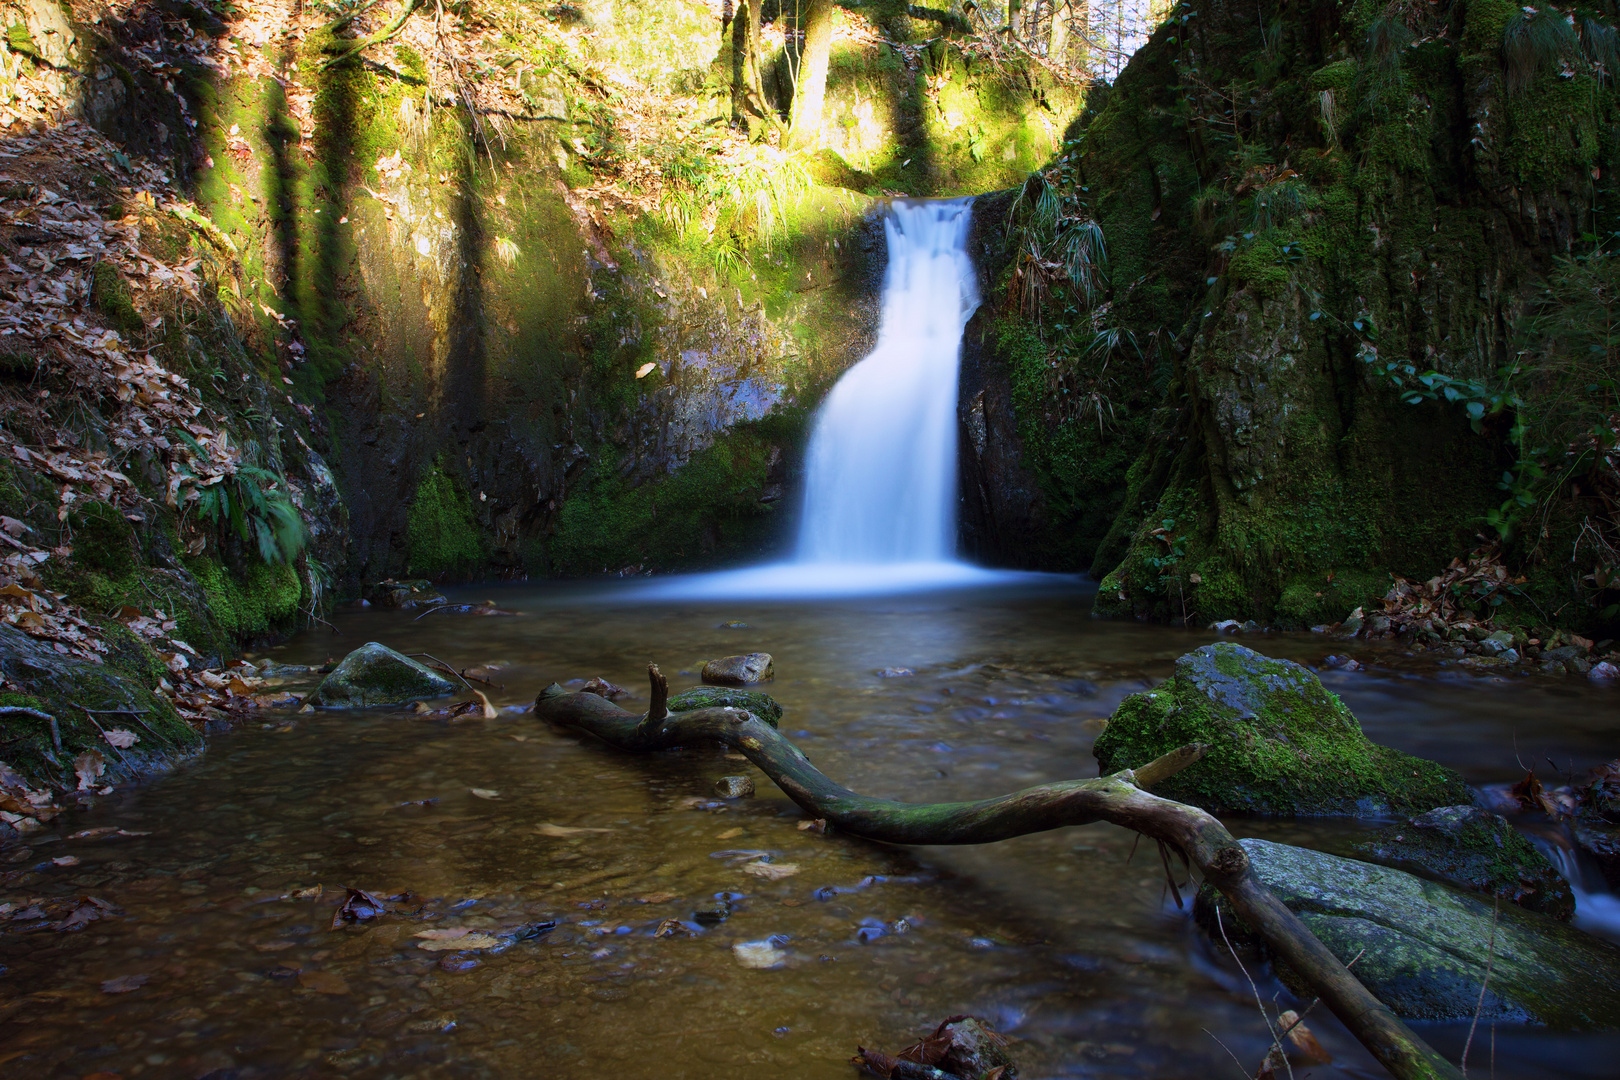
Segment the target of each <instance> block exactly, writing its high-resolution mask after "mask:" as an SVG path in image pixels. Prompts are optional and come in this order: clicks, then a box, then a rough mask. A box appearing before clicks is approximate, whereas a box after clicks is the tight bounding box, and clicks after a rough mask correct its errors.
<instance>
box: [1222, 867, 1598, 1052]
mask: <svg viewBox="0 0 1620 1080" xmlns="http://www.w3.org/2000/svg"><path fill="white" fill-rule="evenodd" d="M1241 843H1242V844H1243V847H1244V850H1246V851H1247V852H1248V854H1249V859H1250V861H1251V863H1252V864H1253V866H1254V871H1255V873H1256V874H1257V875H1259V877H1260V880H1261V881H1263V882H1265V884H1266V886H1267V887H1268V888H1270V889H1271V891H1272V892H1273V893H1275V894H1276V895H1277V899H1279V900H1281V901H1282V902H1283V903H1284V904H1285V905H1287V907H1288V908H1289V909H1290V910H1292V911H1293V912H1294V913H1295V914H1296V915H1298V916H1299V917H1300V919H1301V921H1303V922H1304V923H1305V925H1306V926H1307V927H1309V928H1310V931H1311V933H1313V934H1315V935H1316V936H1317V938H1318V939H1320V940H1321V942H1322V944H1324V945H1326V946H1327V947H1328V949H1329V950H1330V951H1332V953H1333V955H1335V956H1337V957H1338V958H1339V960H1340V961H1342V962H1344V963H1349V962H1350V961H1351V960H1352V959H1354V960H1355V965H1356V966H1355V973H1356V977H1357V978H1359V979H1360V980H1361V981H1362V983H1363V985H1365V986H1366V987H1367V989H1368V990H1370V991H1372V992H1373V994H1374V995H1376V996H1377V997H1378V999H1379V1000H1380V1001H1382V1002H1383V1003H1384V1004H1386V1005H1388V1006H1389V1007H1390V1008H1391V1009H1393V1010H1394V1011H1395V1012H1396V1014H1397V1015H1399V1016H1401V1017H1404V1018H1405V1019H1408V1020H1427V1021H1458V1020H1468V1019H1470V1018H1471V1017H1473V1015H1474V1011H1475V1009H1476V1007H1479V1008H1480V1012H1479V1016H1480V1019H1481V1020H1484V1021H1487V1022H1491V1021H1501V1022H1507V1023H1519V1024H1544V1025H1546V1026H1548V1027H1552V1028H1561V1029H1565V1030H1571V1029H1574V1030H1590V1029H1598V1028H1613V1027H1615V1026H1617V1025H1620V947H1617V946H1615V945H1613V944H1610V943H1609V942H1607V941H1603V940H1600V939H1598V938H1595V937H1592V936H1590V935H1588V934H1584V933H1582V932H1581V931H1579V930H1576V929H1575V928H1573V927H1571V926H1568V925H1566V924H1564V923H1561V922H1558V921H1557V920H1555V919H1549V918H1547V917H1545V916H1543V915H1538V914H1536V913H1534V912H1530V911H1526V910H1524V909H1523V908H1520V907H1516V906H1515V905H1513V904H1502V905H1494V904H1492V903H1489V902H1487V901H1485V900H1483V899H1481V898H1480V897H1478V896H1473V895H1469V894H1467V893H1462V892H1459V891H1456V890H1454V889H1451V888H1450V887H1448V886H1445V885H1442V884H1439V883H1438V882H1433V881H1425V880H1423V879H1422V878H1419V877H1416V876H1414V875H1412V874H1408V873H1406V872H1404V871H1401V870H1396V869H1394V868H1393V867H1387V866H1374V865H1372V864H1371V863H1364V862H1356V861H1355V860H1353V859H1341V858H1338V857H1337V856H1334V855H1325V854H1323V853H1321V852H1318V851H1308V850H1306V849H1304V848H1297V847H1290V846H1288V845H1287V844H1273V843H1270V842H1268V841H1265V840H1243V841H1241ZM1217 910H1219V911H1220V927H1221V928H1223V929H1224V930H1225V933H1226V936H1227V937H1228V938H1229V939H1231V940H1232V941H1233V942H1234V943H1236V942H1238V941H1239V939H1250V938H1251V937H1252V935H1251V933H1250V931H1249V929H1248V928H1247V927H1246V926H1244V925H1243V924H1242V923H1241V922H1240V921H1238V920H1237V919H1236V918H1235V917H1234V915H1233V912H1232V909H1231V908H1230V907H1229V906H1227V904H1226V901H1225V900H1223V899H1220V898H1219V894H1218V893H1216V892H1215V891H1214V890H1212V889H1209V888H1208V887H1206V888H1205V889H1204V890H1202V891H1200V893H1199V896H1198V902H1197V904H1196V914H1197V916H1198V918H1199V920H1200V922H1201V923H1202V924H1203V925H1204V926H1205V927H1206V928H1207V929H1209V931H1210V932H1211V934H1212V935H1213V936H1214V937H1215V939H1216V941H1217V943H1218V945H1219V946H1220V947H1222V948H1224V944H1222V943H1220V938H1221V929H1217V928H1216V921H1215V912H1216V911H1217ZM1357 957H1359V959H1356V958H1357ZM1487 965H1489V966H1490V970H1491V976H1490V985H1489V987H1488V988H1487V990H1486V993H1485V995H1484V1004H1483V1007H1480V1000H1481V999H1480V987H1481V983H1482V980H1483V978H1484V975H1485V970H1486V967H1487ZM1277 974H1278V976H1279V977H1280V978H1281V979H1282V980H1283V982H1285V983H1287V984H1288V985H1289V986H1290V987H1292V988H1293V989H1295V990H1296V991H1298V992H1299V993H1302V994H1308V993H1309V992H1310V991H1309V988H1308V987H1306V986H1305V985H1304V984H1303V983H1302V982H1301V981H1300V979H1299V977H1298V975H1297V974H1296V973H1294V972H1293V971H1291V970H1289V969H1288V968H1287V967H1286V966H1285V965H1282V964H1279V965H1278V968H1277Z"/></svg>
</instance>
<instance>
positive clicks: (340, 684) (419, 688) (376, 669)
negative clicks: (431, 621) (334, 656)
mask: <svg viewBox="0 0 1620 1080" xmlns="http://www.w3.org/2000/svg"><path fill="white" fill-rule="evenodd" d="M455 689H456V687H455V684H454V683H452V682H451V681H450V680H449V679H446V678H445V677H444V676H443V675H440V674H439V673H438V672H437V671H434V670H433V669H432V668H429V667H427V666H426V665H425V664H420V663H417V662H416V661H415V660H412V659H411V658H410V657H408V656H406V655H404V654H403V653H397V652H395V651H394V650H393V649H390V648H389V647H388V646H386V645H381V644H379V643H377V642H375V641H368V642H366V643H365V644H364V645H362V646H360V647H359V648H358V649H356V650H354V652H352V653H350V654H349V655H348V656H345V657H344V658H343V661H342V663H340V664H338V666H337V667H335V668H333V669H332V673H331V674H330V675H328V676H327V677H326V678H325V679H322V680H321V685H320V686H317V687H316V688H315V692H314V693H313V694H311V695H310V697H309V702H310V704H312V705H336V706H352V707H361V706H367V705H403V704H405V703H407V702H411V701H418V700H420V699H422V698H435V697H444V696H445V695H446V694H451V693H454V692H455Z"/></svg>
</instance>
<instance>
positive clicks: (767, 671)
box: [702, 652, 776, 686]
mask: <svg viewBox="0 0 1620 1080" xmlns="http://www.w3.org/2000/svg"><path fill="white" fill-rule="evenodd" d="M775 674H776V667H775V665H774V664H773V663H772V662H771V654H770V653H764V652H751V653H744V654H743V655H742V656H722V657H721V658H720V659H718V660H710V661H709V662H708V663H706V664H704V665H703V676H702V678H703V681H704V682H706V683H708V684H709V685H711V686H747V685H748V684H749V683H757V682H764V681H765V680H766V679H769V678H770V677H771V676H773V675H775Z"/></svg>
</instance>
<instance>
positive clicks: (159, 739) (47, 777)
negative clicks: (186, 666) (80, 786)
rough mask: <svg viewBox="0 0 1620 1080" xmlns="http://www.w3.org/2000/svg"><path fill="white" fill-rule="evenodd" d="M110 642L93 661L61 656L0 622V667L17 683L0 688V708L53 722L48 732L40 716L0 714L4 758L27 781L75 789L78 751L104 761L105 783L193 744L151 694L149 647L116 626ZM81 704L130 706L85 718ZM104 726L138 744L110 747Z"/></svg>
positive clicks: (191, 749)
mask: <svg viewBox="0 0 1620 1080" xmlns="http://www.w3.org/2000/svg"><path fill="white" fill-rule="evenodd" d="M120 629H122V628H120ZM124 634H125V635H127V634H128V632H127V631H124ZM109 644H110V645H111V646H112V649H111V651H110V652H109V655H108V657H107V662H105V663H101V664H96V663H91V662H89V661H85V660H79V659H77V658H72V657H64V656H61V655H59V654H57V653H55V652H54V651H52V650H50V649H49V648H47V647H46V646H45V645H44V644H42V643H40V642H37V641H35V640H33V639H30V638H28V637H27V636H26V635H24V634H22V633H20V632H19V631H17V630H14V629H12V628H11V627H9V626H0V668H3V669H4V671H5V674H6V677H7V679H8V681H10V682H12V683H13V684H15V685H17V686H19V687H20V688H21V690H20V692H14V691H5V692H3V693H0V705H16V706H22V707H24V708H29V709H36V710H39V711H40V712H43V713H45V714H47V715H49V716H52V717H55V719H56V733H55V735H53V734H52V732H51V725H50V724H49V723H48V722H47V721H43V720H37V719H34V718H32V717H4V718H0V745H5V747H6V756H5V760H6V763H7V764H8V765H10V766H11V767H12V768H14V769H16V770H17V771H18V772H20V773H22V774H23V775H24V776H25V777H27V778H29V780H30V781H31V782H33V783H35V784H37V785H39V786H45V785H47V784H51V785H54V786H57V787H62V788H66V789H69V790H72V789H73V788H75V787H76V786H77V783H76V781H75V780H74V777H73V759H74V758H75V757H76V756H78V755H79V754H82V753H84V752H85V751H94V752H96V753H98V754H100V755H101V756H102V758H104V759H105V760H106V762H107V768H108V775H107V777H106V779H107V780H108V781H109V782H110V781H113V780H116V779H119V778H122V777H128V776H130V775H132V773H133V771H134V770H137V769H144V768H151V767H161V766H162V765H164V764H167V763H171V762H173V761H174V760H175V759H176V758H177V757H179V756H184V755H187V754H190V753H192V752H194V751H195V750H196V749H197V748H198V747H199V746H200V744H201V739H200V738H199V736H198V735H197V733H196V732H195V731H193V730H192V729H191V727H190V725H188V724H186V723H185V722H184V721H182V720H181V719H180V718H179V717H178V716H177V715H176V714H175V712H174V709H173V707H172V706H171V705H170V704H169V702H168V700H167V699H165V698H163V697H161V696H158V695H156V694H153V693H152V692H151V688H152V687H153V686H155V685H156V680H155V679H153V678H152V676H153V675H154V674H156V672H157V671H162V667H161V665H160V664H159V665H157V666H156V671H154V664H155V662H156V657H155V656H153V655H151V650H150V649H149V648H146V646H145V645H144V644H143V643H140V642H138V641H134V640H132V636H127V637H126V636H120V635H119V634H118V633H117V632H116V631H115V632H114V633H113V635H112V638H111V639H110V640H109ZM159 677H161V676H159ZM149 680H150V681H149ZM86 708H88V709H98V710H109V709H114V710H115V709H131V710H135V711H134V712H132V713H126V714H117V713H111V714H108V713H101V714H98V715H96V717H95V719H92V718H91V714H89V713H86V712H85V709H86ZM137 717H138V719H137ZM98 723H99V724H100V726H99V727H98V726H97V725H98ZM111 727H122V728H126V729H128V730H130V731H132V732H133V733H134V734H135V735H136V736H137V737H138V739H139V742H137V743H136V745H135V746H133V747H130V748H128V749H126V750H124V751H122V752H119V751H116V750H114V749H113V748H112V747H111V746H109V745H108V743H107V741H106V739H105V738H104V737H103V735H102V730H103V729H104V728H111ZM58 737H59V738H60V740H61V746H60V749H58V747H57V738H58Z"/></svg>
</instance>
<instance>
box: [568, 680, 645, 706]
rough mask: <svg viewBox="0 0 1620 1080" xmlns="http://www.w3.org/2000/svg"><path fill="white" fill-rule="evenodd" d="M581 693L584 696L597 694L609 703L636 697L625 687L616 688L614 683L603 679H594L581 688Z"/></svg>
mask: <svg viewBox="0 0 1620 1080" xmlns="http://www.w3.org/2000/svg"><path fill="white" fill-rule="evenodd" d="M579 692H580V693H582V694H595V695H597V696H598V697H605V698H607V699H608V700H609V701H618V700H619V699H620V698H627V697H634V696H635V695H634V694H632V693H630V691H628V690H626V689H625V688H624V687H622V686H614V685H613V684H612V683H610V682H608V681H607V680H606V679H603V678H601V677H598V678H595V679H592V680H591V681H590V682H588V683H586V684H585V685H584V686H582V687H580V688H579Z"/></svg>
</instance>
